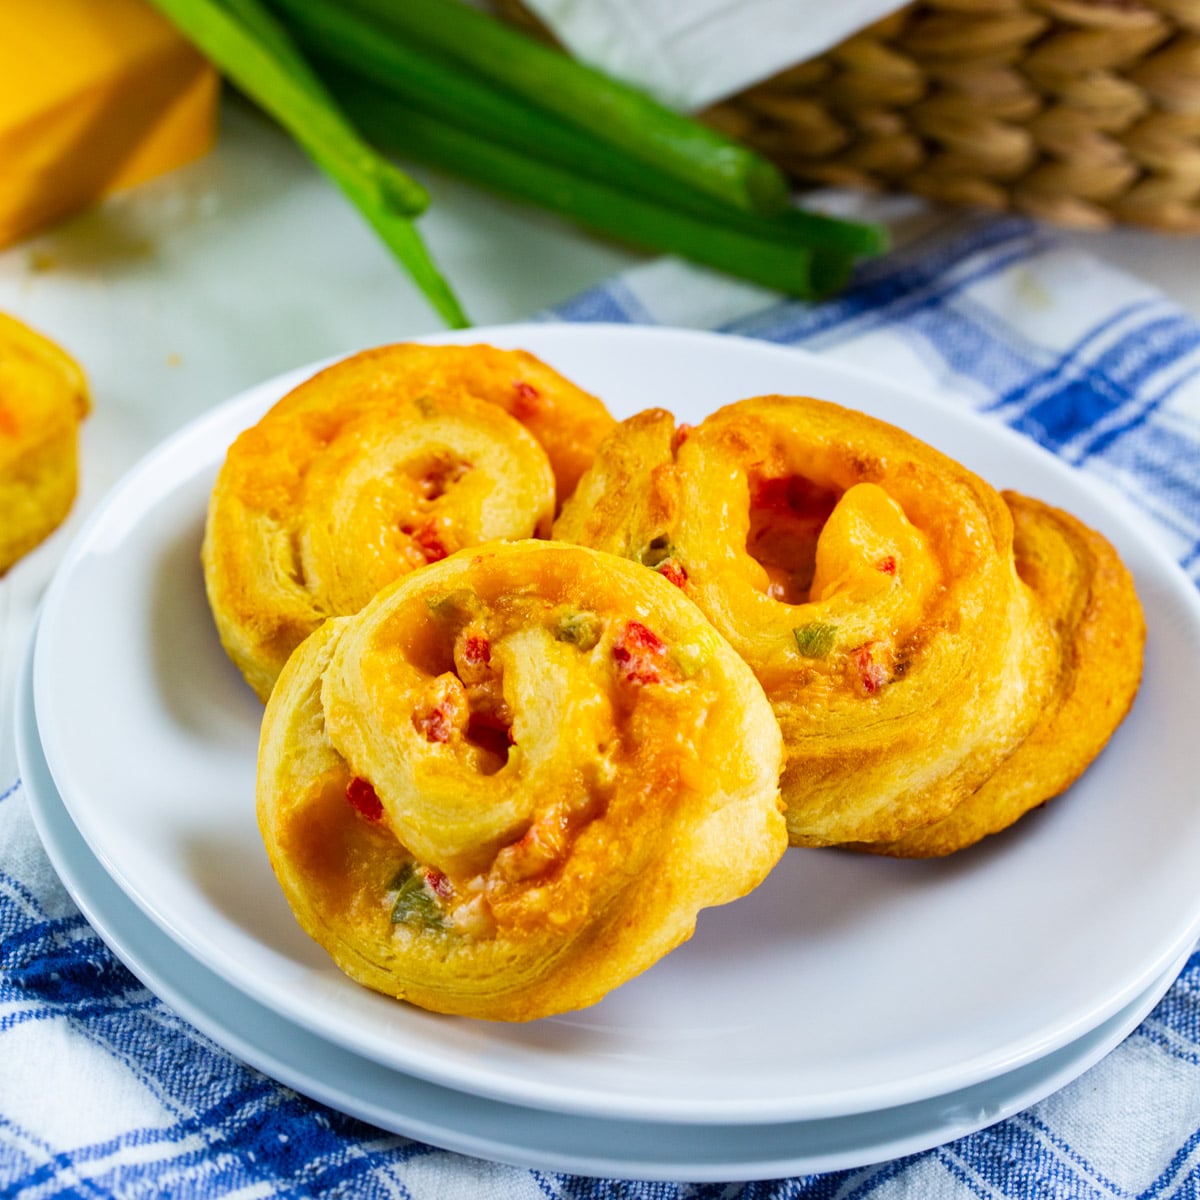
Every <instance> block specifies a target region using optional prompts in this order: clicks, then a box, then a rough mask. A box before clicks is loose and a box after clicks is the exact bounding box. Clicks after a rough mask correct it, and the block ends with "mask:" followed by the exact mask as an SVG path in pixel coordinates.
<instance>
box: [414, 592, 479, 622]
mask: <svg viewBox="0 0 1200 1200" xmlns="http://www.w3.org/2000/svg"><path fill="white" fill-rule="evenodd" d="M425 607H426V608H427V609H428V610H429V611H430V612H431V613H432V614H433V615H434V616H435V617H439V618H449V619H454V620H459V621H469V620H470V619H471V618H472V617H474V616H477V615H478V613H479V597H478V596H477V595H476V594H475V593H474V592H473V591H472V590H471V589H470V588H455V589H454V590H453V591H452V592H443V593H442V594H441V595H438V596H427V597H426V599H425Z"/></svg>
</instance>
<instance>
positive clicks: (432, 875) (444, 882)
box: [425, 867, 454, 900]
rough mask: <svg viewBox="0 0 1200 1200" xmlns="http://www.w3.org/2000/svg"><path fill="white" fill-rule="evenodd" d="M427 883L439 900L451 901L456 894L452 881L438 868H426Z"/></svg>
mask: <svg viewBox="0 0 1200 1200" xmlns="http://www.w3.org/2000/svg"><path fill="white" fill-rule="evenodd" d="M425 882H426V883H427V884H429V890H430V891H431V892H433V894H434V895H435V896H436V897H437V898H438V899H439V900H449V899H450V897H451V896H452V895H453V894H454V888H453V887H452V886H451V884H450V880H449V879H447V878H446V876H445V875H443V874H442V873H441V871H439V870H438V869H437V867H426V868H425Z"/></svg>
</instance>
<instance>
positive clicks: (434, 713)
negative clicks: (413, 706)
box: [413, 704, 454, 742]
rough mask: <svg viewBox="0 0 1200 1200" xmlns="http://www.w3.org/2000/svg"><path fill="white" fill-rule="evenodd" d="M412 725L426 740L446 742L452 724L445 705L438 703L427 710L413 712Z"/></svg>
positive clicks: (452, 730)
mask: <svg viewBox="0 0 1200 1200" xmlns="http://www.w3.org/2000/svg"><path fill="white" fill-rule="evenodd" d="M413 725H414V726H415V727H416V730H417V732H418V733H419V734H421V736H422V737H424V739H425V740H426V741H427V742H448V741H449V740H450V735H451V733H453V732H454V725H453V723H452V722H451V720H450V714H449V712H448V711H447V710H446V708H445V706H443V705H440V704H439V705H438V706H436V707H435V708H431V709H430V710H429V711H428V712H423V713H414V714H413Z"/></svg>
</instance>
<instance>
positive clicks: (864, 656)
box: [854, 643, 888, 696]
mask: <svg viewBox="0 0 1200 1200" xmlns="http://www.w3.org/2000/svg"><path fill="white" fill-rule="evenodd" d="M854 665H855V667H857V668H858V678H859V682H860V683H861V684H862V689H863V691H864V692H866V694H867V695H868V696H874V695H875V693H876V692H878V691H879V689H880V688H881V687H883V685H884V684H885V683H887V681H888V673H887V668H886V667H884V665H883V664H882V663H877V662H876V661H875V660H874V658H872V656H871V645H870V643H868V644H867V645H865V646H860V647H859V648H858V650H856V651H855V653H854Z"/></svg>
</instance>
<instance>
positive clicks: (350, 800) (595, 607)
mask: <svg viewBox="0 0 1200 1200" xmlns="http://www.w3.org/2000/svg"><path fill="white" fill-rule="evenodd" d="M780 762H781V745H780V736H779V730H778V727H777V725H776V723H775V721H774V719H773V717H772V715H771V709H770V706H769V705H768V703H767V701H766V698H765V697H764V695H763V693H762V689H761V688H760V687H759V685H758V684H757V682H756V681H755V679H754V677H753V675H752V674H751V672H750V671H749V669H748V668H747V667H746V665H745V664H744V663H743V662H742V661H741V660H740V659H739V658H738V657H737V655H735V654H734V653H733V651H732V650H731V649H730V648H729V647H728V645H726V644H725V642H724V641H723V640H722V639H721V638H720V636H719V635H718V634H717V633H716V632H715V630H713V628H712V627H711V625H709V623H708V622H707V621H706V620H705V619H704V618H703V616H702V615H701V614H700V612H699V611H698V610H697V609H696V608H695V606H693V605H692V604H690V603H689V602H688V601H687V600H686V599H685V598H684V597H683V596H682V595H680V593H679V592H678V591H677V590H676V589H674V588H673V587H672V586H671V585H670V584H669V583H667V582H666V581H665V580H664V579H662V578H661V577H659V576H656V575H655V574H654V573H653V572H650V571H647V570H645V569H644V568H643V567H640V566H638V565H637V564H634V563H630V562H627V561H624V560H621V559H616V558H612V557H610V556H608V555H603V554H599V553H597V552H595V551H592V550H588V549H585V548H583V547H576V546H567V545H559V544H554V543H549V542H541V541H527V542H514V543H493V544H490V545H487V546H482V547H479V548H476V549H474V550H464V551H462V552H460V553H458V554H456V555H453V556H452V557H450V558H448V559H445V560H444V561H442V562H439V563H436V564H433V565H431V566H429V567H427V568H425V569H423V570H421V571H419V572H414V573H413V574H411V575H409V576H407V577H405V578H404V579H402V580H400V581H399V582H398V583H396V584H394V585H393V586H391V587H389V588H388V589H386V590H385V591H383V592H382V593H380V594H379V595H378V596H377V597H376V598H375V599H374V600H372V601H371V603H370V604H368V605H367V607H366V608H364V609H363V610H362V611H361V612H360V613H358V614H357V615H355V616H351V617H344V618H337V619H333V620H331V621H329V622H327V623H326V624H325V625H324V626H322V627H321V628H320V629H319V630H318V631H317V632H316V633H315V634H313V636H312V637H310V638H309V639H308V640H307V641H306V642H305V643H304V644H303V645H302V646H301V647H300V649H299V650H297V652H296V653H295V654H294V655H293V656H292V658H291V659H290V661H289V662H288V664H287V666H286V667H285V669H284V672H283V674H282V675H281V676H280V679H279V683H278V685H277V687H276V688H275V691H274V692H273V694H272V696H271V699H270V701H269V703H268V705H267V709H266V714H265V718H264V723H263V729H262V738H261V747H260V756H259V777H258V812H259V823H260V827H261V829H262V833H263V838H264V841H265V844H266V847H267V849H268V852H269V855H270V858H271V862H272V865H273V867H274V869H275V872H276V875H277V876H278V879H279V882H280V884H281V886H282V888H283V891H284V893H285V895H286V897H287V899H288V902H289V904H290V905H291V907H292V910H293V912H294V913H295V915H296V918H297V920H298V921H299V923H300V924H301V926H302V927H303V928H304V929H305V930H306V931H307V932H308V933H309V934H310V935H311V936H312V937H313V938H314V939H315V940H316V941H317V942H319V943H320V944H321V945H322V946H324V947H325V949H326V950H327V951H328V952H329V954H330V955H331V956H332V957H333V959H334V960H335V962H336V963H337V964H338V966H339V967H341V969H342V970H343V971H345V972H346V973H347V974H348V975H349V976H351V977H352V978H354V979H356V980H358V981H359V982H361V983H363V984H365V985H367V986H368V987H371V988H374V989H376V990H378V991H381V992H384V993H387V994H389V995H393V996H397V997H401V998H403V999H405V1000H408V1001H410V1002H412V1003H414V1004H416V1005H419V1006H422V1007H425V1008H429V1009H433V1010H435V1011H439V1012H445V1013H456V1014H460V1015H465V1016H473V1017H483V1018H490V1019H496V1020H505V1021H522V1020H529V1019H532V1018H536V1017H541V1016H545V1015H548V1014H551V1013H556V1012H562V1011H565V1010H568V1009H573V1008H579V1007H583V1006H585V1005H589V1004H592V1003H594V1002H595V1001H597V1000H599V999H600V998H601V997H602V996H603V995H605V994H606V993H607V992H609V991H611V990H612V989H613V988H615V987H617V986H618V985H619V984H621V983H623V982H624V981H626V980H628V979H630V978H631V977H633V976H634V975H636V974H638V973H639V972H641V971H643V970H645V969H646V968H647V967H649V966H650V965H651V964H652V963H654V962H655V961H657V960H658V959H659V958H661V957H662V956H663V955H664V954H666V953H667V952H668V951H669V950H671V949H672V948H673V947H675V946H676V945H678V944H679V943H680V942H682V941H684V940H685V939H686V938H688V937H689V936H690V935H691V933H692V931H693V929H694V925H695V921H696V915H697V913H698V911H699V910H700V909H701V908H703V907H706V906H709V905H715V904H723V903H726V902H728V901H731V900H734V899H735V898H737V897H739V896H741V895H743V894H744V893H746V892H747V891H749V890H750V889H751V888H753V887H754V886H756V885H757V884H758V883H759V882H760V881H761V880H762V879H763V878H764V877H765V876H766V874H767V873H768V871H769V870H770V869H771V867H772V866H773V865H774V864H775V863H776V861H777V860H778V859H779V857H780V856H781V855H782V853H783V852H784V849H785V848H786V845H787V835H786V830H785V827H784V822H783V817H782V815H781V805H780V800H779V791H778V777H779V767H780Z"/></svg>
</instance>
